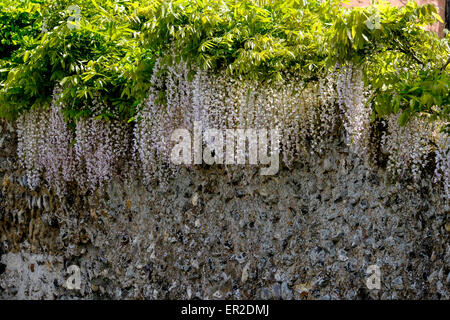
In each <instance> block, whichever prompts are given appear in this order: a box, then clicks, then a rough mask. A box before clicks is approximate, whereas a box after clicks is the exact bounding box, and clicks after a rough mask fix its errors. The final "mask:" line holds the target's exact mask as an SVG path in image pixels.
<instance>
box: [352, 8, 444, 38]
mask: <svg viewBox="0 0 450 320" xmlns="http://www.w3.org/2000/svg"><path fill="white" fill-rule="evenodd" d="M349 1H350V2H349V3H348V4H345V6H346V7H365V6H369V5H370V4H371V3H372V1H371V0H349ZM415 1H416V2H417V4H419V5H424V4H434V5H435V6H436V7H437V8H438V12H439V14H440V16H441V17H442V20H444V21H446V25H447V28H449V20H450V17H449V12H448V9H447V11H446V7H447V8H448V7H449V4H448V2H450V0H415ZM388 2H390V3H391V4H393V5H395V6H403V5H405V4H406V3H407V2H408V0H388ZM430 30H431V31H434V32H437V33H438V34H439V36H441V37H442V36H443V35H444V24H442V23H435V24H433V25H432V26H431V28H430Z"/></svg>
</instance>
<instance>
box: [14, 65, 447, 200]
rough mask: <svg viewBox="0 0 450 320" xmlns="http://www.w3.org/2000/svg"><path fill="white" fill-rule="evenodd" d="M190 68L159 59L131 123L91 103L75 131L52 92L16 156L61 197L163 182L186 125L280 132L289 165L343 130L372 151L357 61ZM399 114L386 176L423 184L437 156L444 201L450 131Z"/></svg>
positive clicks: (29, 119)
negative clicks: (304, 69)
mask: <svg viewBox="0 0 450 320" xmlns="http://www.w3.org/2000/svg"><path fill="white" fill-rule="evenodd" d="M194 71H195V72H192V70H191V69H190V68H188V67H187V65H186V64H184V63H183V62H181V63H179V64H176V65H172V66H167V65H163V64H161V63H160V61H157V62H156V65H155V67H154V71H153V75H152V79H151V82H152V87H151V90H150V92H149V95H148V98H147V99H146V101H145V102H144V103H142V105H141V108H140V110H139V113H138V117H137V121H136V125H135V126H134V129H132V128H131V126H129V125H127V124H125V123H123V122H120V121H116V120H105V119H103V118H101V117H99V115H100V114H102V111H104V109H105V107H104V106H103V105H101V104H100V103H99V102H97V100H96V99H94V101H93V102H92V106H90V109H91V110H93V112H94V115H93V117H91V118H89V119H79V120H77V121H76V123H75V130H72V129H71V128H69V127H68V125H67V123H66V122H65V121H64V117H63V113H62V109H63V106H62V105H61V104H60V103H58V102H57V101H58V94H59V91H58V90H55V92H54V97H53V102H52V104H51V107H50V109H49V110H48V111H45V112H41V111H40V112H37V111H31V112H28V113H25V114H24V115H22V116H21V117H20V118H19V119H18V121H17V127H18V137H19V138H18V155H19V159H20V163H21V165H22V166H23V167H24V168H25V169H26V171H27V178H28V184H29V186H30V187H31V188H35V187H36V186H38V185H39V183H40V181H41V179H42V178H43V179H44V180H45V181H46V182H47V183H48V184H49V185H50V186H52V187H54V188H55V189H56V190H57V191H58V192H60V193H62V194H63V193H64V191H65V187H66V185H67V183H68V182H72V181H76V182H77V183H78V184H79V185H80V186H81V187H82V188H84V189H90V190H96V189H98V188H102V187H103V186H104V185H105V183H106V182H107V181H108V180H110V179H113V178H115V177H120V178H125V176H126V175H128V174H130V172H132V171H133V172H134V171H139V173H138V174H139V175H140V176H142V178H143V182H144V183H145V184H146V185H150V184H152V183H154V182H157V183H159V184H160V186H167V182H168V178H169V177H170V176H171V175H173V174H174V173H175V172H177V171H178V170H180V166H176V165H174V164H173V163H172V162H171V161H170V155H171V151H172V149H173V146H174V145H175V144H176V143H177V142H176V141H172V140H171V138H172V133H173V132H174V131H175V130H177V129H180V128H182V129H187V130H189V131H190V132H191V133H192V132H193V130H194V123H196V122H199V123H201V127H202V128H203V130H206V129H218V130H219V131H221V132H225V130H226V129H267V130H270V129H278V132H279V134H280V138H281V140H280V150H279V151H280V152H281V153H280V159H281V160H282V162H283V163H284V165H286V166H287V167H291V166H292V165H293V164H294V162H295V161H296V160H298V159H300V158H302V157H304V156H307V155H308V154H319V155H320V154H323V153H324V152H326V151H327V148H328V147H329V145H330V142H331V141H332V140H333V139H336V137H339V135H340V134H341V131H340V128H341V127H343V128H344V129H345V130H344V135H345V138H346V141H347V143H348V145H349V146H350V147H351V149H352V150H353V151H354V152H355V153H357V154H358V155H362V157H366V156H367V155H368V154H370V152H369V151H371V150H369V148H370V146H371V144H370V143H369V141H370V108H368V107H367V106H366V102H367V99H366V97H367V95H368V93H367V89H366V88H365V87H364V85H363V81H362V73H361V70H359V69H357V68H355V67H353V66H352V65H347V66H344V67H341V68H337V69H336V70H335V72H334V73H331V74H328V75H326V76H324V77H322V78H320V79H318V80H315V81H309V82H308V81H305V80H303V79H302V78H301V77H298V76H296V75H292V74H285V75H284V77H283V78H282V80H280V81H272V82H270V81H267V82H258V81H251V80H238V79H234V78H231V77H229V76H227V75H226V73H225V72H219V73H212V72H207V71H203V70H201V69H197V70H194ZM397 118H398V117H394V116H391V117H390V118H388V119H387V120H386V122H387V123H386V124H387V131H386V132H384V134H383V136H382V137H381V142H380V143H381V148H382V150H383V152H385V153H386V154H387V155H388V163H387V170H388V172H389V173H390V174H391V176H393V177H398V178H401V179H409V178H411V179H412V180H413V181H419V179H420V177H421V175H422V173H423V171H424V170H425V168H426V167H427V165H428V164H429V161H430V159H435V172H434V182H435V183H438V184H441V185H443V186H444V190H445V192H446V195H447V197H448V194H449V172H450V170H449V167H450V165H449V157H450V155H449V140H448V137H447V136H446V135H445V134H441V133H439V131H438V128H439V125H438V124H436V123H435V124H430V123H428V122H426V121H424V120H421V119H418V118H414V119H412V120H411V121H410V122H409V123H408V124H407V126H405V127H401V126H399V124H398V119H397ZM203 143H204V144H208V141H203ZM203 146H204V145H202V147H203ZM239 152H243V150H236V154H237V153H239ZM245 152H247V157H248V151H245ZM432 154H434V155H435V157H434V158H433V157H432V156H430V155H432ZM131 158H132V160H133V161H130V160H131ZM225 168H226V169H227V170H228V168H227V166H225Z"/></svg>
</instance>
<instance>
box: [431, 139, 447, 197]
mask: <svg viewBox="0 0 450 320" xmlns="http://www.w3.org/2000/svg"><path fill="white" fill-rule="evenodd" d="M436 145H437V149H436V160H435V161H436V168H435V170H434V179H433V180H434V182H435V183H436V184H439V183H440V184H442V186H443V189H444V195H445V198H446V199H450V139H449V138H448V135H445V134H440V135H439V136H438V138H437V139H436Z"/></svg>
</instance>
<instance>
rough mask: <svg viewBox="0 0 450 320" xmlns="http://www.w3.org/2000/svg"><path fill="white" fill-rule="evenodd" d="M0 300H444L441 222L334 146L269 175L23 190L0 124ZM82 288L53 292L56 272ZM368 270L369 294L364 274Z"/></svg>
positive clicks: (412, 193)
mask: <svg viewBox="0 0 450 320" xmlns="http://www.w3.org/2000/svg"><path fill="white" fill-rule="evenodd" d="M1 128H2V133H1V138H0V141H1V148H0V178H2V177H3V178H2V179H3V180H2V181H3V182H2V189H1V193H0V201H1V202H0V237H1V239H0V240H1V246H0V261H1V264H0V297H1V298H10V299H11V298H12V299H16V298H32V299H41V298H45V299H50V298H58V299H73V298H95V299H106V298H108V299H178V298H190V299H194V298H201V299H342V298H348V299H381V298H383V299H393V298H402V299H403V298H410V299H429V298H432V299H449V298H450V289H449V288H450V244H449V235H450V233H449V232H450V228H449V226H450V224H449V222H450V215H449V206H448V203H447V205H444V203H443V202H442V200H439V199H438V196H437V195H436V192H435V191H432V189H431V187H430V183H429V181H428V180H426V179H425V180H423V181H422V186H421V187H420V188H418V189H417V188H416V189H414V188H412V187H408V186H405V185H400V184H389V182H388V181H387V178H386V174H385V172H384V170H383V169H381V168H380V169H370V168H369V167H368V166H366V165H364V163H362V162H361V161H360V160H359V159H358V158H357V157H356V156H354V155H351V154H349V153H348V150H347V148H346V147H345V146H344V145H343V144H342V143H336V145H333V146H331V147H330V152H328V153H327V155H326V156H324V157H322V158H319V157H312V158H311V159H307V161H306V160H305V162H303V163H300V162H299V163H297V164H296V166H295V167H294V168H292V169H290V170H288V169H283V170H281V171H280V172H279V173H278V175H277V176H274V177H261V176H259V174H258V170H257V169H255V170H254V171H246V172H242V171H239V170H237V171H235V172H232V173H229V174H227V173H226V172H224V171H223V169H222V168H220V167H214V166H213V167H203V168H201V169H195V170H194V169H186V170H184V172H182V173H181V174H180V175H179V176H177V177H176V178H175V179H174V180H173V181H172V182H171V184H170V186H169V188H168V190H167V191H162V190H158V189H156V188H155V189H150V190H147V189H146V188H144V187H143V186H142V185H140V183H139V181H136V183H135V184H134V185H133V186H131V187H127V186H125V185H124V184H123V183H121V182H120V181H114V182H111V184H110V186H109V188H108V191H107V194H106V195H105V196H101V195H95V196H93V195H90V196H87V195H83V194H81V193H79V192H78V191H76V189H72V194H69V195H68V196H67V197H66V198H64V199H59V198H58V197H57V196H55V195H54V194H53V193H52V192H51V191H48V190H47V189H46V188H45V187H42V188H40V189H39V190H36V191H30V190H28V189H27V188H26V186H24V181H25V180H24V179H23V171H21V170H20V169H19V168H17V162H16V158H15V145H14V130H13V129H12V128H11V127H8V126H7V125H6V124H4V123H3V124H2V125H1ZM72 264H75V265H78V266H79V267H80V269H81V277H82V281H81V289H80V290H68V289H67V288H65V285H64V283H65V279H67V277H68V276H67V271H66V270H67V268H68V266H70V265H72ZM372 264H377V265H378V266H380V267H381V273H382V277H381V289H380V290H368V289H367V287H366V279H367V274H366V270H367V267H368V266H369V265H372Z"/></svg>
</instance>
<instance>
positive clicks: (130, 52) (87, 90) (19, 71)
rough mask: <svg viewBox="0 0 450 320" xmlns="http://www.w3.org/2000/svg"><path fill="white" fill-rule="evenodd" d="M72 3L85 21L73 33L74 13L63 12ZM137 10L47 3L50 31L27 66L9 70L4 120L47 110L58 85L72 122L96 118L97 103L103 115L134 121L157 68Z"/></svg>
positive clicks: (27, 57)
mask: <svg viewBox="0 0 450 320" xmlns="http://www.w3.org/2000/svg"><path fill="white" fill-rule="evenodd" d="M74 4H76V5H77V6H79V8H80V13H81V19H80V21H79V25H78V27H75V28H70V27H69V24H68V20H69V18H70V17H71V15H73V14H74V12H73V11H69V10H66V9H65V8H69V6H70V5H74ZM124 4H126V6H125V5H124ZM137 7H138V3H137V2H129V1H102V2H101V5H99V4H97V3H96V2H95V1H88V0H85V1H56V2H53V1H51V2H50V1H49V2H46V3H44V4H43V5H42V6H41V7H40V10H41V12H43V13H44V14H43V15H44V19H43V25H44V27H45V29H46V31H45V32H42V33H41V35H40V36H39V39H38V43H37V46H35V47H34V48H32V49H29V50H27V51H26V52H25V54H23V62H22V63H21V64H20V65H18V66H17V67H14V68H11V69H10V70H9V74H8V77H7V79H6V81H5V83H4V89H3V91H2V93H1V95H0V102H1V103H2V108H1V115H3V116H6V117H10V118H14V117H16V116H17V115H18V114H20V113H21V112H23V111H26V110H28V109H30V108H46V107H47V106H48V104H49V102H50V100H51V94H52V91H53V88H54V87H55V86H60V87H61V88H62V90H63V92H62V95H61V99H62V101H64V102H65V105H67V106H69V107H68V108H67V109H66V110H65V112H66V114H67V116H68V117H69V118H76V117H78V116H88V115H90V114H92V110H91V103H90V102H91V101H92V100H93V99H94V98H97V100H100V101H101V102H103V103H104V105H105V108H104V110H102V111H101V115H102V116H104V117H120V118H125V119H128V118H130V117H132V115H133V114H134V108H135V107H136V105H137V103H139V101H140V99H142V98H143V97H144V96H145V93H146V91H147V89H148V85H149V83H148V81H149V79H150V74H151V69H152V65H153V63H154V58H153V54H152V53H151V52H150V51H149V50H148V49H145V48H144V47H142V46H141V41H140V37H139V27H140V23H139V21H138V19H137V17H136V16H135V15H134V10H135V9H136V8H137ZM46 12H47V14H46Z"/></svg>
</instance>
